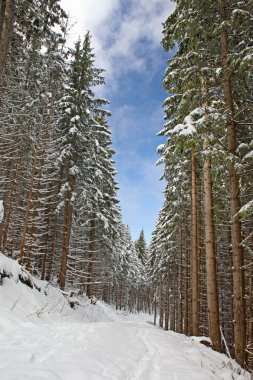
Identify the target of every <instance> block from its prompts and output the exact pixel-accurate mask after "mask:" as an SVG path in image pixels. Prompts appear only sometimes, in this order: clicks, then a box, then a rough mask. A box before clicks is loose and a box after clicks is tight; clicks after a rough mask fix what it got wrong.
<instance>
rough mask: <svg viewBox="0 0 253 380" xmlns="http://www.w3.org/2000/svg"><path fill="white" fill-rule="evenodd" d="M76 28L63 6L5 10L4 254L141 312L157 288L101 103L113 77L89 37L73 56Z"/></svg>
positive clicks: (0, 187) (0, 97)
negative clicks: (120, 190)
mask: <svg viewBox="0 0 253 380" xmlns="http://www.w3.org/2000/svg"><path fill="white" fill-rule="evenodd" d="M68 24H69V23H68V17H67V15H66V13H65V12H64V10H63V9H62V8H61V6H60V4H59V1H55V0H43V1H42V0H4V1H2V2H1V3H0V51H1V55H0V56H1V59H0V133H1V138H0V209H1V210H0V211H1V212H0V214H1V219H0V250H1V251H2V252H3V253H4V254H5V255H7V256H9V257H12V258H14V259H18V260H19V262H20V263H21V264H22V265H24V266H25V267H26V268H27V269H28V270H30V271H31V272H33V273H36V274H37V275H39V276H40V277H41V279H45V280H47V281H53V282H54V283H57V282H58V284H59V287H60V288H61V289H62V290H64V289H66V290H68V289H71V290H73V289H74V290H75V291H76V292H79V293H80V294H83V293H84V294H87V296H89V297H92V296H93V295H94V296H96V297H99V298H103V299H104V300H105V301H107V302H113V303H115V304H116V306H117V307H119V308H122V307H127V306H129V307H130V306H131V310H133V311H135V310H136V309H138V308H140V304H141V303H140V302H141V300H140V299H139V298H138V297H139V296H138V294H139V289H146V288H147V283H146V279H145V275H144V272H143V265H142V263H141V260H140V259H139V258H138V254H137V251H136V249H135V247H134V243H133V242H132V239H131V236H130V233H129V231H128V229H127V228H126V226H124V225H123V223H122V221H121V213H120V208H119V204H118V199H117V183H116V180H115V174H116V171H115V168H114V161H113V155H114V151H113V149H112V147H111V132H110V128H109V125H108V121H107V119H108V118H107V116H109V112H108V111H107V110H105V109H104V107H105V106H106V105H107V104H108V101H107V100H105V99H99V98H97V97H96V96H95V94H94V88H95V87H96V86H98V85H102V84H104V78H103V70H101V69H98V68H96V67H95V61H94V59H95V58H94V54H93V52H92V48H91V37H90V34H89V33H87V34H86V35H85V36H84V39H83V41H80V40H79V41H77V42H76V44H75V47H74V49H70V48H68V47H67V46H66V38H67V34H68V28H69V26H68ZM143 291H144V290H143ZM143 307H144V304H143Z"/></svg>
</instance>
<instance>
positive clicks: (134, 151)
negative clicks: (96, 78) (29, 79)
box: [61, 0, 174, 242]
mask: <svg viewBox="0 0 253 380" xmlns="http://www.w3.org/2000/svg"><path fill="white" fill-rule="evenodd" d="M61 4H62V6H63V7H64V8H65V10H67V11H68V12H69V14H70V17H71V22H72V23H74V22H76V23H75V25H74V26H73V28H72V31H71V33H70V36H69V37H70V39H71V40H72V41H74V40H76V39H77V38H78V36H79V35H80V36H82V35H83V34H84V33H85V32H86V31H87V30H90V32H91V35H92V44H93V47H94V52H95V55H96V66H97V67H101V68H104V69H105V70H106V73H105V79H106V86H105V87H104V88H101V89H100V90H99V95H100V96H103V97H105V98H107V99H108V100H109V101H110V110H111V112H112V117H111V118H110V120H109V124H110V125H111V128H112V134H113V146H114V148H115V150H116V155H115V161H116V169H117V171H118V174H117V181H118V183H119V187H120V190H119V199H120V204H121V209H122V215H123V221H124V223H126V224H128V225H129V227H130V230H131V233H132V237H133V239H136V238H137V237H138V235H139V233H140V231H141V229H144V233H145V236H146V239H147V241H148V242H150V237H151V233H152V231H153V230H154V228H155V222H156V219H157V217H158V212H159V209H160V208H161V206H162V202H163V194H162V191H163V187H164V185H163V183H162V182H161V181H159V177H160V176H161V174H162V168H161V167H157V166H156V161H157V159H158V155H157V154H156V148H157V146H158V145H159V144H160V143H162V142H163V141H162V139H161V138H159V137H157V136H156V133H157V132H158V131H159V130H160V129H162V126H163V110H162V103H163V101H164V99H165V98H166V96H167V95H166V93H165V91H164V90H163V86H162V78H163V75H164V71H165V68H166V61H167V60H168V58H169V55H168V53H164V52H163V50H162V47H161V45H160V41H161V38H162V25H161V24H162V22H164V21H165V20H166V18H167V17H168V15H169V14H170V13H171V12H172V10H173V6H174V5H173V4H172V2H171V1H168V0H61Z"/></svg>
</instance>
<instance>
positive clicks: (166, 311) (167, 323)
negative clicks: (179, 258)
mask: <svg viewBox="0 0 253 380" xmlns="http://www.w3.org/2000/svg"><path fill="white" fill-rule="evenodd" d="M169 302H170V272H169V269H168V270H167V283H166V293H165V306H164V309H165V310H164V320H165V326H164V329H165V330H166V331H168V330H169Z"/></svg>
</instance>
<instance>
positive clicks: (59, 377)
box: [0, 254, 250, 380]
mask: <svg viewBox="0 0 253 380" xmlns="http://www.w3.org/2000/svg"><path fill="white" fill-rule="evenodd" d="M3 270H4V271H5V273H7V274H8V273H9V275H10V278H7V277H5V278H3V279H2V284H0V305H1V312H0V379H1V380H103V379H108V380H165V379H166V380H193V379H194V380H211V379H223V380H233V379H234V380H243V379H250V376H249V374H247V373H243V372H242V371H241V374H239V372H240V369H239V367H237V366H236V364H235V362H230V361H229V359H228V358H227V357H226V356H225V355H222V354H218V353H216V352H214V351H212V350H211V349H210V348H207V347H205V346H204V345H202V344H200V343H198V342H196V341H193V340H192V339H191V338H187V337H185V336H182V335H179V334H176V333H173V332H165V331H163V330H161V329H159V328H157V327H154V326H152V325H151V324H150V323H147V321H148V320H149V321H150V320H151V319H152V318H151V317H150V316H149V315H145V314H140V315H131V314H127V313H124V312H116V310H114V309H113V308H112V307H110V306H108V305H106V304H104V303H103V302H97V304H96V305H91V304H89V303H88V301H87V300H81V302H82V305H80V306H79V307H77V309H76V310H74V309H71V308H70V307H69V305H68V302H67V300H66V298H65V297H64V296H63V295H62V294H61V292H60V291H59V290H57V289H56V288H53V287H50V286H48V285H47V284H46V282H42V281H39V280H34V279H33V278H31V283H32V286H33V288H31V287H28V286H27V285H25V284H23V283H22V282H20V281H19V275H20V274H21V273H22V270H21V268H20V267H19V266H18V265H17V264H16V263H15V262H13V261H11V260H9V259H7V258H5V257H4V256H3V255H1V254H0V273H1V272H2V273H3ZM11 274H12V276H11ZM23 276H24V277H25V278H27V277H28V276H29V275H28V274H24V273H23ZM34 283H35V285H36V287H35V286H34ZM38 289H40V290H38ZM79 302H80V300H79Z"/></svg>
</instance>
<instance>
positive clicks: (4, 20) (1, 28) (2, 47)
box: [0, 0, 14, 83]
mask: <svg viewBox="0 0 253 380" xmlns="http://www.w3.org/2000/svg"><path fill="white" fill-rule="evenodd" d="M0 7H1V8H0V83H1V82H2V78H3V74H4V69H5V63H6V57H7V54H8V50H9V41H10V34H11V29H12V21H13V13H14V0H3V1H2V3H1V4H0Z"/></svg>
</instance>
